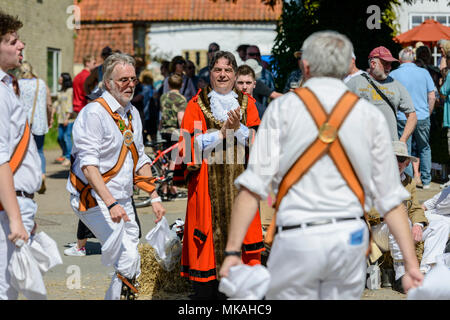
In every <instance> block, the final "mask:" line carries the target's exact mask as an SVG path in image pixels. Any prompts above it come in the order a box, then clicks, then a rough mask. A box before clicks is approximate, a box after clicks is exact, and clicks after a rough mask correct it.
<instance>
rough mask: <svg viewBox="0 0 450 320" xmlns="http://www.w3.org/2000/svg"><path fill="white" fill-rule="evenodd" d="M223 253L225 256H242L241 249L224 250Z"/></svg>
mask: <svg viewBox="0 0 450 320" xmlns="http://www.w3.org/2000/svg"><path fill="white" fill-rule="evenodd" d="M223 254H224V256H225V257H228V256H237V257H240V256H241V252H240V251H226V250H225V251H224V252H223Z"/></svg>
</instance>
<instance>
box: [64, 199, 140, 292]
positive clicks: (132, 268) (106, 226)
mask: <svg viewBox="0 0 450 320" xmlns="http://www.w3.org/2000/svg"><path fill="white" fill-rule="evenodd" d="M117 201H118V202H119V204H120V205H121V206H122V207H123V208H124V210H125V212H126V213H127V215H128V217H129V218H130V221H129V222H126V223H125V224H124V233H123V240H122V246H121V248H120V254H119V258H118V259H117V261H116V262H115V263H114V264H113V266H114V269H115V270H116V271H117V272H119V273H120V274H121V275H123V276H124V277H126V278H133V277H134V276H136V277H138V276H139V274H140V272H141V259H140V255H139V251H138V244H139V226H138V224H137V223H136V217H135V214H134V210H133V205H132V203H131V199H126V200H117ZM70 204H71V206H72V209H73V210H74V212H75V213H76V214H77V216H78V217H79V218H80V220H81V221H82V222H83V223H84V224H85V225H86V226H87V227H88V228H89V229H90V230H91V231H92V233H93V234H94V235H95V236H96V238H97V239H98V240H99V241H100V243H101V245H102V246H103V244H104V243H105V242H106V240H108V238H109V236H110V235H111V234H112V233H113V231H114V230H115V228H116V227H118V226H119V224H118V223H115V222H113V221H112V220H111V215H110V213H109V211H108V208H107V207H106V205H105V203H104V202H102V201H98V204H99V205H98V206H97V207H94V208H91V209H89V210H87V211H86V212H79V211H78V205H79V199H78V197H75V196H71V200H70ZM102 254H104V253H102ZM121 288H122V281H121V280H120V279H119V278H117V276H116V275H115V274H114V276H113V278H112V280H111V284H110V286H109V289H108V291H107V292H106V295H105V299H106V300H119V299H120V293H121Z"/></svg>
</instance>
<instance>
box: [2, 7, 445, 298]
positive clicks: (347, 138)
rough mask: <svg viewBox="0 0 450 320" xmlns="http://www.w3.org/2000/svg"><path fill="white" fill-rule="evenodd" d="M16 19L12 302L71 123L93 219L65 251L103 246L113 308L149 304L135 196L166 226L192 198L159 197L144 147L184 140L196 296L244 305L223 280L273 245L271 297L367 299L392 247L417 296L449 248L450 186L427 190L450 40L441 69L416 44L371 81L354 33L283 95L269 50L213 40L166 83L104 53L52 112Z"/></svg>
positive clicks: (6, 170) (9, 95)
mask: <svg viewBox="0 0 450 320" xmlns="http://www.w3.org/2000/svg"><path fill="white" fill-rule="evenodd" d="M0 21H1V23H0V109H1V111H2V112H1V113H0V114H1V116H0V124H1V127H2V131H1V132H0V180H1V181H2V183H1V184H0V210H1V211H0V222H1V226H2V228H0V255H1V259H0V299H17V297H18V291H17V290H16V289H15V288H14V287H13V286H12V285H11V277H10V275H9V269H8V263H9V261H10V259H11V255H12V252H13V251H14V248H15V245H17V244H18V243H19V241H25V242H28V243H30V242H31V241H33V239H32V236H33V234H34V233H35V232H36V225H35V222H34V218H35V215H36V212H37V210H38V208H37V205H36V203H35V202H34V200H33V198H34V193H36V192H40V193H43V192H45V183H44V182H45V157H44V154H43V144H44V138H45V134H46V133H47V132H48V130H49V128H51V127H52V126H53V118H54V115H55V113H56V114H57V116H56V117H57V125H58V142H59V144H60V147H61V152H62V153H61V157H59V158H58V159H56V161H58V162H60V163H61V164H62V165H63V166H66V167H68V169H69V177H68V180H67V186H66V188H67V191H68V192H69V193H70V205H71V207H72V209H73V211H74V213H75V214H76V216H77V218H78V219H79V223H78V230H77V242H76V243H74V245H73V246H72V247H71V248H69V249H67V250H65V251H64V253H65V254H66V255H71V256H85V255H86V250H85V244H86V240H87V238H90V237H95V238H97V239H98V241H99V242H100V243H101V245H102V261H103V262H107V263H109V264H110V265H112V266H113V267H114V270H115V272H114V275H113V276H112V279H111V284H110V287H109V289H108V290H107V292H106V295H105V299H112V300H118V299H132V297H135V293H136V292H137V291H138V281H139V275H140V272H141V269H140V262H141V259H140V255H139V251H138V243H139V237H140V233H141V230H140V229H141V227H140V223H139V220H138V217H137V214H136V209H135V207H134V203H133V198H132V197H133V193H134V190H135V188H139V189H141V190H143V191H145V192H147V193H148V194H149V197H150V198H151V204H152V210H153V213H154V215H155V223H158V222H159V221H161V219H162V218H163V216H164V215H165V213H166V209H165V208H164V206H163V201H170V200H173V199H175V198H177V197H179V192H178V189H177V186H175V185H166V186H164V188H163V191H162V194H158V192H157V191H156V189H155V183H154V177H153V176H152V171H151V162H150V159H149V157H148V156H147V155H146V153H145V146H146V145H151V143H152V142H154V141H158V140H159V139H163V140H164V148H170V147H174V146H175V144H176V150H177V151H176V152H175V153H172V154H176V155H177V156H176V157H175V158H173V159H171V163H170V166H169V169H170V170H171V171H174V175H175V176H176V177H174V181H182V182H184V184H185V186H186V187H187V190H188V192H187V207H186V216H185V227H184V234H183V248H182V256H181V270H180V276H181V277H185V278H187V279H189V281H190V282H191V283H192V289H193V292H194V293H193V295H192V296H190V298H191V299H198V300H202V299H225V298H227V297H226V296H225V295H224V294H223V292H221V291H220V290H219V281H220V279H221V278H223V277H225V278H226V277H229V276H230V269H231V268H232V267H235V266H239V265H240V264H246V265H248V266H256V265H260V264H261V263H262V252H264V251H266V250H270V255H269V258H268V261H267V263H266V265H267V269H268V271H269V273H270V275H271V280H270V284H269V287H268V291H267V293H266V294H265V297H266V298H267V299H360V298H361V296H362V293H363V290H364V288H365V281H366V269H367V265H368V264H374V263H377V261H378V260H379V259H380V257H381V256H382V254H383V253H385V252H390V253H391V256H392V258H393V268H394V274H395V277H394V279H392V280H393V283H392V287H393V288H394V289H395V290H398V291H400V292H403V293H406V292H408V290H410V289H411V288H415V287H418V286H420V285H421V284H422V283H423V279H424V275H426V274H427V273H428V272H429V271H430V270H431V269H432V268H433V267H434V266H435V264H436V258H437V257H438V256H439V255H441V254H443V253H444V252H445V251H446V245H447V241H448V239H449V236H450V216H449V214H450V208H449V207H448V205H447V203H449V202H450V186H447V185H443V186H442V187H443V190H442V191H441V192H440V193H439V194H437V195H435V196H434V197H433V198H431V199H429V200H427V201H426V202H425V203H424V204H423V205H420V203H419V201H418V199H417V194H416V187H421V188H423V189H429V188H430V183H431V149H430V141H429V140H430V116H431V115H432V113H433V110H434V109H435V108H441V107H442V108H444V124H443V126H444V127H447V128H449V132H450V120H449V119H447V118H449V117H450V115H449V112H448V108H450V95H449V93H450V76H448V75H447V72H448V67H447V66H450V41H447V40H442V41H440V42H439V43H438V45H439V46H440V48H441V50H442V59H440V61H439V62H438V65H437V66H434V65H433V63H432V56H431V52H430V49H429V48H428V47H427V46H417V47H416V48H412V47H407V48H404V49H403V50H401V51H400V52H399V53H398V57H399V58H398V59H397V58H395V57H394V56H393V55H392V53H391V52H390V51H389V50H388V49H387V48H385V47H383V46H378V47H376V48H374V49H373V50H372V51H371V52H370V54H369V55H368V63H369V68H368V69H367V70H365V71H363V70H360V69H359V68H358V67H357V62H356V58H355V54H354V48H353V45H352V43H351V41H350V40H349V39H348V38H347V37H346V36H345V35H342V34H340V33H338V32H334V31H324V32H317V33H314V34H312V35H310V36H309V37H308V38H307V39H306V40H305V41H304V43H303V45H302V48H301V49H300V50H298V51H296V52H295V53H294V57H295V58H296V59H297V62H298V66H297V67H296V68H295V70H293V71H292V73H291V74H290V75H289V76H288V80H287V82H286V84H285V86H284V88H283V90H282V92H277V91H276V89H275V84H274V76H273V74H272V73H271V71H270V65H269V64H267V62H265V61H264V60H262V58H261V54H260V51H259V48H258V46H257V45H239V46H238V47H237V49H236V52H235V53H232V52H228V51H222V50H220V45H219V44H217V43H211V44H210V45H209V47H208V63H207V66H206V67H204V68H202V69H201V70H199V71H198V73H196V72H195V64H194V63H193V62H192V61H189V60H186V59H184V58H183V57H182V56H175V57H174V58H173V59H172V60H171V61H163V62H162V63H161V68H160V71H161V75H163V79H160V81H155V79H154V77H153V74H152V72H151V71H150V70H148V69H147V68H146V65H145V63H144V62H143V60H142V59H140V58H139V57H132V56H130V55H129V54H126V53H122V52H120V51H118V50H115V51H114V50H113V49H111V48H110V47H105V48H104V49H103V50H102V52H101V57H102V60H103V61H102V63H101V64H98V65H97V63H96V62H97V61H96V59H95V56H94V55H87V56H85V57H84V58H83V65H84V68H83V70H82V71H81V72H80V73H79V74H77V75H76V76H75V77H74V78H73V80H72V79H71V77H70V75H69V74H68V73H62V74H61V75H60V78H59V84H60V90H59V91H58V94H57V97H56V99H55V101H54V102H53V103H52V102H51V99H50V92H49V89H48V87H47V85H46V84H45V81H43V80H42V79H39V78H38V77H37V76H36V75H35V74H34V73H33V71H32V67H31V65H30V64H29V63H26V62H25V61H22V60H23V56H22V50H23V49H24V44H23V42H22V41H21V40H20V38H19V36H18V30H19V29H20V28H21V27H22V23H21V22H20V21H19V20H18V19H17V18H16V17H13V16H11V15H8V14H6V13H4V12H1V11H0ZM395 62H398V63H400V66H399V67H398V68H397V69H395V70H392V64H393V63H395ZM14 69H19V71H20V72H19V74H20V76H19V80H18V81H17V80H16V78H15V77H14V76H12V75H11V74H10V73H9V72H10V71H12V70H14ZM31 134H33V138H34V139H30V137H31ZM448 137H449V144H448V146H449V152H450V133H449V134H448ZM270 192H274V193H275V194H276V201H275V204H274V208H275V214H274V216H273V219H272V223H271V225H270V226H269V227H268V228H267V229H265V227H264V228H263V226H262V223H261V217H260V210H259V208H260V201H262V200H264V199H266V198H267V197H268V196H269V194H270ZM370 234H372V236H370ZM371 239H373V241H372V240H371ZM420 242H423V243H424V246H423V249H422V251H421V258H419V259H418V257H417V255H416V253H417V250H416V248H415V245H417V244H418V243H420ZM106 244H107V245H106ZM111 244H114V245H111ZM419 260H420V262H419Z"/></svg>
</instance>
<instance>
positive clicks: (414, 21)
mask: <svg viewBox="0 0 450 320" xmlns="http://www.w3.org/2000/svg"><path fill="white" fill-rule="evenodd" d="M409 17H410V19H409V29H412V28H414V27H417V26H418V25H421V24H422V23H423V22H424V21H425V20H428V19H433V20H436V21H437V22H439V23H441V24H442V25H444V26H447V27H450V14H442V13H439V14H430V13H426V14H420V13H413V14H410V16H409ZM431 50H432V54H433V60H434V64H435V65H436V64H437V61H438V59H439V57H440V56H441V53H440V52H438V51H437V48H436V47H434V48H431Z"/></svg>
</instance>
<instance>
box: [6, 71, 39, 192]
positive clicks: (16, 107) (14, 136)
mask: <svg viewBox="0 0 450 320" xmlns="http://www.w3.org/2000/svg"><path fill="white" fill-rule="evenodd" d="M5 82H6V83H5ZM26 120H27V114H26V112H25V110H24V108H23V106H22V105H21V104H20V101H19V99H18V98H17V96H16V94H15V93H14V89H13V86H12V78H11V76H9V75H8V74H6V73H5V72H4V71H2V70H0V165H2V164H4V163H6V162H9V161H10V159H11V157H12V154H13V152H14V150H15V148H16V146H17V145H18V144H19V141H20V139H21V138H22V136H23V132H24V130H25V123H26ZM41 182H42V171H41V159H40V158H39V154H38V152H37V148H36V143H35V142H34V139H33V136H32V135H30V143H29V145H28V151H27V154H26V155H25V158H24V160H23V162H22V164H21V165H20V167H19V169H18V170H17V171H16V173H15V174H14V188H15V189H16V190H20V191H25V192H27V193H34V192H36V191H37V190H39V188H40V187H41Z"/></svg>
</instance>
